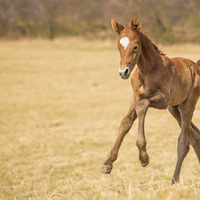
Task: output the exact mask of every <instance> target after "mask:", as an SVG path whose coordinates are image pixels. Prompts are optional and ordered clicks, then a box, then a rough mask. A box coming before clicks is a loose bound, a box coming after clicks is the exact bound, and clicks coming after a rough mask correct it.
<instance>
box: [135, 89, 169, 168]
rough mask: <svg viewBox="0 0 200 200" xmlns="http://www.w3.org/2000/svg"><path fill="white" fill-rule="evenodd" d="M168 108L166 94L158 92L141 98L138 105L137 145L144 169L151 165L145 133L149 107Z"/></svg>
mask: <svg viewBox="0 0 200 200" xmlns="http://www.w3.org/2000/svg"><path fill="white" fill-rule="evenodd" d="M167 106H168V98H167V96H166V94H164V93H162V92H157V93H155V94H153V95H151V96H149V97H145V98H141V99H139V100H138V103H137V105H136V108H135V110H136V113H137V116H138V137H137V141H136V145H137V147H138V149H139V160H140V162H141V164H142V166H143V167H146V166H147V165H148V164H149V156H148V154H147V152H146V139H145V133H144V122H145V116H146V112H147V110H148V108H149V107H154V108H158V109H166V108H167Z"/></svg>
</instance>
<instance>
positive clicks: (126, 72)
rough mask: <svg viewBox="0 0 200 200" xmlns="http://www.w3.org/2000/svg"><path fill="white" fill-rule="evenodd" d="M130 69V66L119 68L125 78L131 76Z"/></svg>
mask: <svg viewBox="0 0 200 200" xmlns="http://www.w3.org/2000/svg"><path fill="white" fill-rule="evenodd" d="M130 72H131V71H130V69H129V68H128V67H126V68H125V69H120V68H119V75H120V76H121V78H123V79H127V78H128V77H129V76H130Z"/></svg>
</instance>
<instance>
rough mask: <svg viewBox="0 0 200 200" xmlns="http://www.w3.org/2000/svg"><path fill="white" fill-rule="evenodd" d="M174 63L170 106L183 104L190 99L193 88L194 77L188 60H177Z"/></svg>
mask: <svg viewBox="0 0 200 200" xmlns="http://www.w3.org/2000/svg"><path fill="white" fill-rule="evenodd" d="M172 61H173V62H174V71H173V81H172V85H171V90H170V101H169V105H171V106H175V105H179V104H181V103H182V102H183V101H185V100H186V98H187V97H188V95H189V93H190V90H191V87H192V76H191V71H190V69H189V66H188V65H187V62H186V61H187V59H181V58H176V59H172Z"/></svg>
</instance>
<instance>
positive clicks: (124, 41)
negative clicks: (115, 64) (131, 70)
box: [120, 37, 130, 50]
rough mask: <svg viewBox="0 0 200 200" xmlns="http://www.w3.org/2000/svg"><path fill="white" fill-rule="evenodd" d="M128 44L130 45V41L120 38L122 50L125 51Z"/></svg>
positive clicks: (126, 38)
mask: <svg viewBox="0 0 200 200" xmlns="http://www.w3.org/2000/svg"><path fill="white" fill-rule="evenodd" d="M129 43H130V40H129V38H128V37H123V38H121V40H120V44H121V45H122V46H123V47H124V50H126V49H127V47H128V45H129Z"/></svg>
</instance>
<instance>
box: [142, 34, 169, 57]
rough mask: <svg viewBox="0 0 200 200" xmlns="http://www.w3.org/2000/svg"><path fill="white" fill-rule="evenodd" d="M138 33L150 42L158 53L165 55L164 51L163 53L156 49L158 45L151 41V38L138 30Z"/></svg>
mask: <svg viewBox="0 0 200 200" xmlns="http://www.w3.org/2000/svg"><path fill="white" fill-rule="evenodd" d="M140 35H141V36H143V38H144V39H145V40H146V42H148V43H150V44H151V45H152V46H153V48H154V49H155V50H156V52H157V53H158V54H159V55H163V56H165V55H166V54H165V53H163V52H162V51H160V50H159V49H158V47H157V46H156V45H155V44H154V43H153V42H152V41H151V39H150V38H149V37H148V36H147V35H146V34H144V33H143V32H140Z"/></svg>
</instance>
